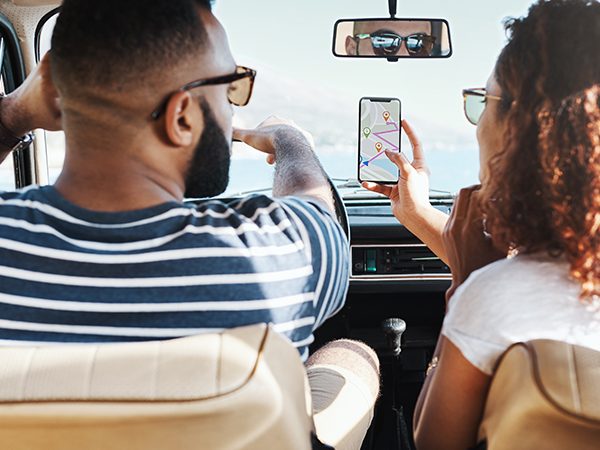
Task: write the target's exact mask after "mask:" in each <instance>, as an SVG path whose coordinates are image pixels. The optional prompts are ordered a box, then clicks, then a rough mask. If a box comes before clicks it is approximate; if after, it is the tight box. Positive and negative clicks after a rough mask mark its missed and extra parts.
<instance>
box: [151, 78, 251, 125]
mask: <svg viewBox="0 0 600 450" xmlns="http://www.w3.org/2000/svg"><path fill="white" fill-rule="evenodd" d="M255 78H256V70H253V69H249V68H247V67H242V66H237V67H236V69H235V72H234V73H231V74H229V75H221V76H218V77H213V78H205V79H203V80H196V81H192V82H191V83H188V84H186V85H184V86H182V87H180V88H179V89H178V90H177V92H184V91H189V90H191V89H196V88H199V87H202V86H215V85H218V84H229V88H228V89H227V99H228V100H229V103H231V104H232V105H235V106H246V105H247V104H248V102H249V101H250V97H252V89H253V87H254V79H255ZM172 95H173V94H171V95H169V96H168V97H167V98H166V99H164V100H163V102H162V103H161V104H160V105H159V107H158V108H156V109H155V110H154V111H153V112H152V115H151V117H152V119H153V120H156V119H158V118H159V117H160V116H161V114H162V113H163V112H165V109H166V107H167V103H168V102H169V99H170V98H171V96H172Z"/></svg>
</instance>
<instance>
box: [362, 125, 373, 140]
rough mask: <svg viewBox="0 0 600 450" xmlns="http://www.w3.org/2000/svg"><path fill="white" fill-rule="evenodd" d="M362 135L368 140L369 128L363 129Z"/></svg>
mask: <svg viewBox="0 0 600 450" xmlns="http://www.w3.org/2000/svg"><path fill="white" fill-rule="evenodd" d="M363 134H364V135H365V137H366V138H368V137H369V135H370V134H371V129H370V128H369V127H365V129H364V130H363Z"/></svg>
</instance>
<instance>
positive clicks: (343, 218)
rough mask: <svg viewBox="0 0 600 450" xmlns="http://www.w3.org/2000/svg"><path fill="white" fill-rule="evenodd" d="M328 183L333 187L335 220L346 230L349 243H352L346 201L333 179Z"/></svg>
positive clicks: (329, 179) (328, 179)
mask: <svg viewBox="0 0 600 450" xmlns="http://www.w3.org/2000/svg"><path fill="white" fill-rule="evenodd" d="M327 181H328V182H329V186H330V187H331V196H332V197H333V207H334V210H335V218H336V219H337V221H338V223H339V224H340V226H341V227H342V229H343V230H344V233H345V234H346V237H347V238H348V241H350V221H349V220H348V212H347V211H346V206H345V205H344V200H343V199H342V196H341V195H340V192H339V191H338V189H337V187H335V183H334V182H333V181H332V180H331V178H329V177H327Z"/></svg>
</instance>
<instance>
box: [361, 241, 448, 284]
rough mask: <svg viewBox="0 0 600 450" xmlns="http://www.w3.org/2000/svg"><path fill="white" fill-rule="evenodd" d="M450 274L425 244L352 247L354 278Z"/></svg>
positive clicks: (446, 267)
mask: <svg viewBox="0 0 600 450" xmlns="http://www.w3.org/2000/svg"><path fill="white" fill-rule="evenodd" d="M449 273H450V269H449V268H448V266H446V264H444V262H443V261H442V260H441V259H440V258H438V257H437V256H436V255H435V254H434V253H433V252H432V251H431V250H429V249H428V248H427V247H426V246H425V245H424V244H399V245H390V246H369V245H356V246H352V275H353V276H360V277H370V276H374V277H380V276H399V275H400V276H411V275H417V276H419V275H445V274H449Z"/></svg>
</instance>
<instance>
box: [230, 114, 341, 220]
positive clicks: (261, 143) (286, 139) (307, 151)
mask: <svg viewBox="0 0 600 450" xmlns="http://www.w3.org/2000/svg"><path fill="white" fill-rule="evenodd" d="M233 138H234V139H239V140H240V141H242V142H245V143H246V144H248V145H250V146H252V147H254V148H255V149H257V150H260V151H261V152H264V153H267V162H268V163H269V164H274V163H275V160H277V166H276V167H275V178H274V180H273V195H274V196H276V197H285V196H288V195H293V196H299V197H310V198H313V199H315V200H317V201H318V202H320V203H321V204H322V205H323V206H325V207H326V208H327V209H329V210H330V211H331V212H332V213H334V212H335V205H334V203H333V197H332V195H331V187H330V186H329V181H328V180H327V175H326V174H325V171H324V170H323V167H321V164H320V163H319V160H318V159H317V155H316V154H315V144H314V141H313V139H312V136H311V135H310V134H308V133H307V132H305V131H304V130H302V129H301V128H299V127H298V126H297V125H296V124H295V123H294V122H291V121H288V120H284V119H279V118H277V117H269V118H268V119H267V120H265V121H264V122H263V123H261V124H260V125H259V126H258V127H256V128H255V129H254V130H239V129H235V130H233Z"/></svg>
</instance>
